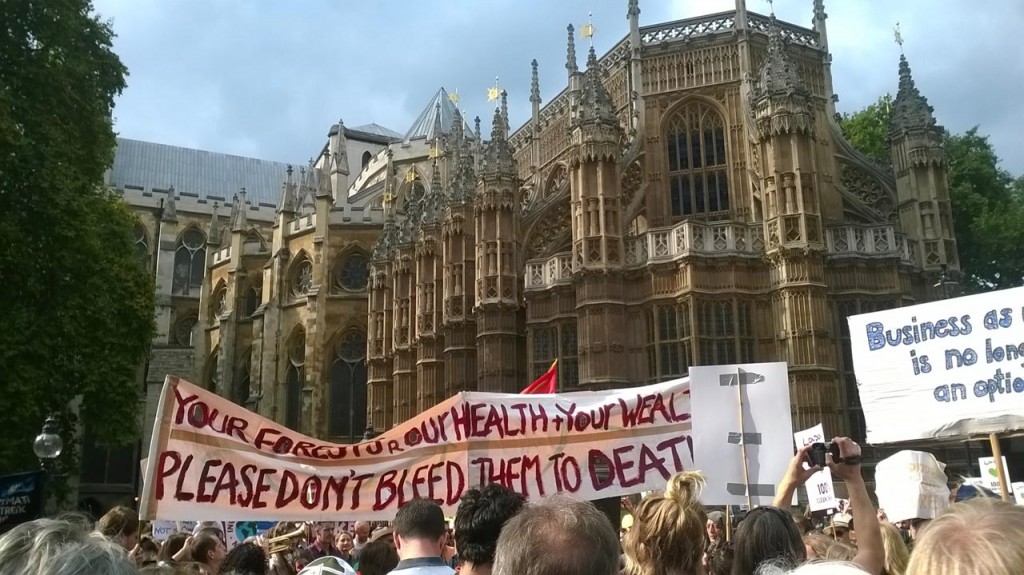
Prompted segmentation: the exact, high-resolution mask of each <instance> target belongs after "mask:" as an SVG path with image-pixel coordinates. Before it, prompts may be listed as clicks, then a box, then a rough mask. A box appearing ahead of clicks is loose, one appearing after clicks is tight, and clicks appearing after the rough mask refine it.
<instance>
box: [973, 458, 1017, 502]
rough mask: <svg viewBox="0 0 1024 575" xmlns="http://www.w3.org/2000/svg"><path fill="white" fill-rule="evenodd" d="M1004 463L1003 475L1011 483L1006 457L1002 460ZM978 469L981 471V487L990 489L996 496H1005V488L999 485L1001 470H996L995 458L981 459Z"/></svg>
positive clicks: (979, 459)
mask: <svg viewBox="0 0 1024 575" xmlns="http://www.w3.org/2000/svg"><path fill="white" fill-rule="evenodd" d="M1001 459H1002V462H1003V474H1004V476H1005V477H1006V481H1007V483H1009V482H1010V472H1009V470H1008V469H1009V468H1008V467H1006V456H1005V455H1004V456H1003V457H1002V458H1001ZM978 468H979V469H981V481H982V484H981V486H982V487H984V488H985V489H988V490H989V491H991V492H992V493H995V494H996V495H1002V494H1003V488H1002V487H1001V486H1000V485H999V469H997V468H996V458H995V457H979V458H978Z"/></svg>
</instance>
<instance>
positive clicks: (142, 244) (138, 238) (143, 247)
mask: <svg viewBox="0 0 1024 575" xmlns="http://www.w3.org/2000/svg"><path fill="white" fill-rule="evenodd" d="M134 233H135V256H136V257H137V258H138V260H139V263H140V264H142V268H143V269H144V270H146V271H147V272H148V271H150V270H149V234H148V233H147V232H146V226H144V225H142V224H141V223H138V224H135V230H134Z"/></svg>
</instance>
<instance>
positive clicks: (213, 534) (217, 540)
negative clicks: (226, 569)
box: [192, 527, 228, 572]
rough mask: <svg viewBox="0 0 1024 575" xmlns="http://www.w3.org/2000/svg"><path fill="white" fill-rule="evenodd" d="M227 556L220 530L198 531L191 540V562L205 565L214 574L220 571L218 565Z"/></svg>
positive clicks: (206, 529) (213, 528)
mask: <svg viewBox="0 0 1024 575" xmlns="http://www.w3.org/2000/svg"><path fill="white" fill-rule="evenodd" d="M227 554H228V548H227V546H226V545H225V544H224V534H223V532H222V531H221V530H220V529H217V528H215V527H207V528H205V529H200V530H199V533H198V534H196V535H195V536H194V537H193V538H192V560H193V561H195V562H196V563H202V564H203V565H206V566H207V567H208V568H211V570H212V571H214V572H216V571H217V570H218V569H220V564H221V563H222V562H223V561H224V557H225V556H227Z"/></svg>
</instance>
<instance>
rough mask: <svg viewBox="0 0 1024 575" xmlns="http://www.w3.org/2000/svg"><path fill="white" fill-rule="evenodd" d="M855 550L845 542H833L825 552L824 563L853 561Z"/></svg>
mask: <svg viewBox="0 0 1024 575" xmlns="http://www.w3.org/2000/svg"><path fill="white" fill-rule="evenodd" d="M856 556H857V548H856V547H854V546H853V545H850V544H849V543H847V542H845V541H841V540H839V541H833V542H832V544H831V545H829V546H828V549H826V550H825V557H823V559H825V561H853V558H854V557H856Z"/></svg>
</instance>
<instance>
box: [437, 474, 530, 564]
mask: <svg viewBox="0 0 1024 575" xmlns="http://www.w3.org/2000/svg"><path fill="white" fill-rule="evenodd" d="M525 502H526V499H525V498H524V497H523V496H522V495H519V494H518V493H516V492H515V491H512V490H511V489H508V488H507V487H504V486H501V485H498V484H495V483H492V484H490V485H487V486H485V487H484V488H482V489H470V490H469V491H466V493H465V494H463V496H462V499H461V500H460V501H459V509H458V511H456V512H455V522H454V526H455V548H456V549H457V550H458V552H459V559H460V560H461V561H463V562H465V563H472V564H473V565H490V564H492V563H494V550H495V548H496V547H497V546H498V535H500V534H501V528H502V527H503V526H504V525H505V523H507V522H508V520H509V519H512V518H513V517H515V516H516V514H517V513H519V511H520V510H521V509H522V508H523V505H524V504H525Z"/></svg>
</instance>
